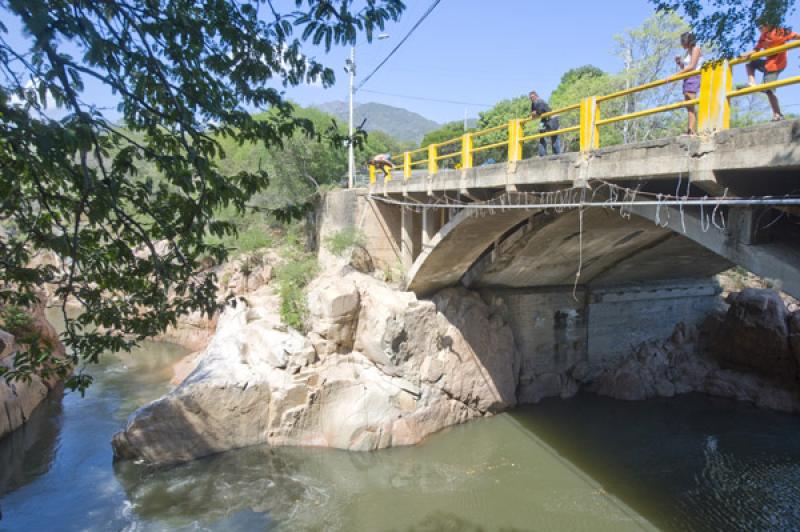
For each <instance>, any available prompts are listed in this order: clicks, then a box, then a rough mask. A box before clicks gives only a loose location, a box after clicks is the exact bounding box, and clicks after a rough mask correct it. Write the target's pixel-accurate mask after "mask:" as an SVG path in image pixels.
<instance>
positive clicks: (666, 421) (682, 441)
mask: <svg viewBox="0 0 800 532" xmlns="http://www.w3.org/2000/svg"><path fill="white" fill-rule="evenodd" d="M540 406H541V407H540V408H526V409H523V410H520V411H517V412H515V413H514V414H513V417H514V418H515V420H516V421H517V422H519V423H520V424H521V425H522V426H524V427H525V428H527V429H528V430H531V431H532V432H535V433H536V434H537V435H538V436H539V437H540V438H542V439H543V440H544V441H545V442H547V443H548V444H549V445H551V446H552V447H554V448H557V449H558V450H559V452H560V453H561V454H562V455H563V456H564V457H565V458H566V459H567V460H569V461H570V462H572V463H574V464H575V465H576V466H577V467H579V468H580V469H581V470H583V471H585V472H586V473H587V474H588V475H590V476H592V477H593V478H595V479H597V480H598V481H599V482H600V483H601V484H602V485H603V487H604V488H605V489H607V490H608V491H609V492H611V493H613V494H615V495H616V496H618V497H620V498H621V499H622V500H624V501H625V502H626V503H627V504H629V505H630V506H631V507H632V508H634V509H635V510H636V511H637V512H639V513H641V514H643V515H646V516H647V517H648V518H649V519H650V520H651V521H653V522H654V523H655V524H656V525H658V526H659V527H662V528H666V529H677V530H685V529H716V530H730V529H746V530H765V529H780V530H798V529H800V446H798V445H797V438H798V434H800V419H798V418H797V417H796V416H789V415H785V414H780V413H776V412H770V411H766V410H761V409H757V408H755V407H752V406H749V405H746V404H742V403H736V402H733V401H730V400H726V399H718V398H712V397H706V396H701V395H689V396H683V397H677V398H672V399H654V400H650V401H646V402H631V403H629V402H621V401H614V400H611V399H607V398H602V397H595V396H591V395H588V396H580V397H578V398H576V399H575V400H573V401H567V402H561V401H547V402H545V403H544V404H542V405H540Z"/></svg>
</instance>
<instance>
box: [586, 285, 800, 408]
mask: <svg viewBox="0 0 800 532" xmlns="http://www.w3.org/2000/svg"><path fill="white" fill-rule="evenodd" d="M726 304H727V309H726V310H721V311H720V312H718V313H716V314H713V315H711V316H709V318H708V319H707V320H706V322H705V323H704V324H703V325H702V326H701V327H700V328H699V330H698V329H696V328H693V327H686V326H684V325H683V324H679V325H678V327H676V329H675V332H674V334H673V335H672V337H671V338H669V339H668V340H667V341H665V342H661V343H648V344H644V345H642V346H640V347H639V348H638V349H637V350H636V351H635V352H634V353H633V354H632V356H630V357H628V358H626V359H624V360H623V361H621V362H620V363H619V364H617V365H616V366H614V367H611V368H608V369H607V370H606V371H604V372H602V373H601V374H600V375H597V376H586V377H584V378H585V379H586V380H587V381H588V382H587V389H588V390H590V391H594V392H596V393H598V394H601V395H607V396H610V397H614V398H617V399H626V400H641V399H647V398H650V397H672V396H674V395H677V394H682V393H689V392H701V393H706V394H709V395H714V396H719V397H730V398H733V399H737V400H740V401H748V402H751V403H753V404H755V405H757V406H760V407H764V408H770V409H773V410H779V411H783V412H794V413H796V412H800V311H797V310H795V311H794V312H790V311H789V306H788V305H787V304H786V302H785V301H783V300H782V299H781V297H780V296H779V295H778V294H777V293H775V292H773V291H772V290H767V289H755V288H746V289H744V290H742V291H741V292H737V293H731V294H729V295H728V297H727V298H726Z"/></svg>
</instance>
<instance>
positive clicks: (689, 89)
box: [675, 31, 703, 135]
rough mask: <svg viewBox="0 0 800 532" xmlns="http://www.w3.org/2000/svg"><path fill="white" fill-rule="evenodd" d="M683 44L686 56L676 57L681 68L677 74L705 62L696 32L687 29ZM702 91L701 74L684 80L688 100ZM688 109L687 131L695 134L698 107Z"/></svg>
mask: <svg viewBox="0 0 800 532" xmlns="http://www.w3.org/2000/svg"><path fill="white" fill-rule="evenodd" d="M681 46H683V49H684V50H686V57H680V56H678V57H676V58H675V63H677V65H678V68H679V69H680V70H679V71H678V73H677V74H676V75H680V74H685V73H686V72H694V71H695V70H697V69H698V68H700V65H702V64H703V52H702V50H700V47H699V46H697V39H696V38H695V36H694V33H692V32H690V31H687V32H686V33H684V34H682V35H681ZM699 91H700V76H692V77H690V78H686V79H685V80H683V97H684V98H685V99H686V100H694V99H695V98H697V93H698V92H699ZM686 111H687V112H688V113H689V128H688V130H687V133H688V134H689V135H695V134H696V133H697V129H696V125H697V107H695V106H694V105H692V106H691V107H687V108H686Z"/></svg>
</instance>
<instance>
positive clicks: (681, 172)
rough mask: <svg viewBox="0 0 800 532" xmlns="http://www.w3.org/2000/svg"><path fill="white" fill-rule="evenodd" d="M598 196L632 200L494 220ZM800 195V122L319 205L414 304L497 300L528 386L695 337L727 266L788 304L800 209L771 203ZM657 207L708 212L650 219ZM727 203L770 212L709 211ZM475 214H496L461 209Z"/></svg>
mask: <svg viewBox="0 0 800 532" xmlns="http://www.w3.org/2000/svg"><path fill="white" fill-rule="evenodd" d="M610 185H614V186H617V187H620V189H619V190H622V189H627V190H628V191H630V190H637V191H638V192H637V194H636V196H635V198H634V197H633V196H631V195H630V193H629V195H628V197H627V199H628V200H630V201H628V202H627V203H629V204H628V205H627V206H625V207H617V208H603V207H597V206H594V207H584V208H565V209H558V211H556V210H555V209H550V208H536V207H535V206H533V207H531V208H525V209H522V208H514V209H511V208H509V209H504V208H503V207H502V203H505V204H506V205H514V204H524V203H525V202H526V201H530V200H531V199H532V198H539V199H538V201H542V198H543V193H547V192H551V193H552V192H553V191H563V190H570V189H574V190H573V192H570V193H567V192H564V193H561V194H560V195H558V196H556V195H551V197H550V198H549V201H554V199H553V198H555V201H559V198H560V201H562V202H565V201H566V202H568V201H570V200H574V198H575V197H576V194H577V193H578V192H575V190H577V191H580V190H581V188H582V187H589V188H588V189H587V190H593V192H594V201H595V202H598V201H603V200H606V199H608V198H609V197H610V196H611V195H613V190H614V189H613V188H609V187H610ZM798 191H800V121H788V122H779V123H772V124H765V125H759V126H754V127H748V128H742V129H737V130H727V131H721V132H718V133H716V134H714V135H708V136H704V137H689V136H681V137H677V138H670V139H665V140H658V141H652V142H647V143H641V144H633V145H625V146H618V147H610V148H603V149H596V150H593V151H592V152H590V153H569V154H563V155H559V156H550V157H544V158H534V159H530V160H525V161H517V162H513V163H502V164H495V165H491V166H483V167H477V168H470V169H466V170H441V171H439V172H438V173H436V174H434V175H426V174H424V173H423V174H417V173H415V174H413V175H412V176H411V177H410V178H409V179H395V180H391V181H387V182H385V183H379V184H376V185H374V186H373V187H371V189H370V190H365V189H361V190H352V191H342V192H340V193H337V194H334V195H331V196H330V197H329V198H328V200H327V205H326V212H327V215H328V217H329V220H330V219H334V220H337V223H338V225H340V226H344V225H354V226H358V227H360V228H361V229H362V230H363V231H364V232H365V234H366V235H367V240H368V247H369V250H370V251H371V253H372V254H373V256H374V257H375V259H376V260H377V261H378V262H380V263H382V264H383V266H384V268H389V269H392V268H394V269H395V270H396V271H403V272H404V274H405V283H406V286H407V288H408V289H409V290H412V291H414V292H416V293H417V294H418V295H420V296H423V297H424V296H428V295H430V294H432V293H434V292H436V291H437V290H439V289H441V288H444V287H448V286H455V285H462V286H465V287H467V288H470V289H473V290H477V291H479V292H481V293H482V294H483V295H484V297H485V298H486V299H487V300H490V299H493V298H495V299H497V298H499V299H501V300H502V304H503V305H504V306H505V307H506V308H507V309H508V316H510V319H511V322H512V327H513V329H514V332H515V336H516V339H517V343H518V345H519V347H520V349H521V351H522V352H523V355H524V360H525V361H527V362H524V363H523V376H524V374H525V371H527V372H528V375H529V380H531V379H534V378H536V376H540V375H542V374H558V372H560V371H565V370H566V369H567V368H571V367H574V366H575V364H576V363H577V362H580V361H584V362H589V364H590V365H593V364H594V365H601V364H603V363H604V362H603V361H606V360H608V358H609V357H615V356H618V355H619V354H620V352H621V350H629V349H630V347H631V346H632V345H633V344H636V343H638V342H640V341H645V340H653V339H663V338H666V337H667V336H668V335H669V334H670V332H671V330H672V328H673V327H674V326H675V324H676V323H678V322H686V323H698V322H699V321H700V320H702V319H703V318H704V317H705V316H706V315H707V314H708V312H709V311H710V310H711V309H712V308H713V307H714V305H716V304H717V294H718V293H719V290H720V289H719V286H718V285H717V283H716V281H715V280H714V279H713V276H714V275H716V274H718V273H720V272H723V271H725V270H728V269H730V268H731V267H733V266H741V267H743V268H745V269H746V270H749V271H751V272H753V273H755V274H756V275H759V276H762V277H766V278H768V279H770V280H772V281H773V282H774V283H775V285H776V286H777V287H779V288H781V289H782V290H784V291H785V292H787V293H789V294H791V295H793V296H795V297H800V225H798V224H797V221H798V218H796V217H794V215H796V214H800V211H798V208H797V207H796V206H792V205H779V204H774V202H773V201H772V200H773V199H775V198H780V197H784V196H786V195H791V194H795V195H796V194H797V193H798ZM664 194H668V195H676V196H691V197H705V196H708V201H709V202H711V203H710V204H709V205H705V206H703V207H702V208H701V207H700V206H697V205H692V206H684V207H682V208H681V207H680V206H679V205H676V204H673V205H657V203H658V202H657V201H653V199H654V198H658V197H659V196H658V195H664ZM723 196H724V197H725V198H756V197H757V198H761V199H760V200H758V201H759V202H765V203H766V204H758V205H719V206H715V205H714V204H713V201H714V199H715V198H722V197H723ZM498 198H500V200H498ZM565 198H566V199H565ZM584 199H586V197H584ZM621 199H623V195H622V194H620V195H619V197H618V198H617V200H621ZM498 201H500V202H501V204H499V205H497V203H498ZM486 202H494V203H495V204H496V206H495V208H492V209H483V210H480V211H477V210H474V209H470V208H468V207H469V205H472V206H473V207H475V206H479V205H482V204H486ZM454 204H455V205H462V204H463V205H462V206H461V207H460V208H449V207H448V206H453V205H454ZM543 207H544V206H543ZM701 209H702V210H701ZM621 210H622V211H623V214H624V216H623V215H621V214H620V211H621ZM681 211H682V212H681ZM712 218H713V219H712ZM335 226H336V224H333V225H332V226H331V225H330V224H329V227H335ZM330 230H332V229H330ZM579 270H580V274H579V275H578V271H579ZM623 327H624V329H625V331H626V334H625V335H624V336H623V335H621V333H620V330H621V328H623ZM526 364H527V366H526ZM525 367H527V370H525ZM537 389H538V388H537Z"/></svg>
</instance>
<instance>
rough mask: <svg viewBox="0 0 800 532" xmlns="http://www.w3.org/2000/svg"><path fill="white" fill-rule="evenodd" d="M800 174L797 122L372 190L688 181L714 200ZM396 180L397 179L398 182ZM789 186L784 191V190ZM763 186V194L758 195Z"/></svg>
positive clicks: (420, 175) (417, 177)
mask: <svg viewBox="0 0 800 532" xmlns="http://www.w3.org/2000/svg"><path fill="white" fill-rule="evenodd" d="M798 169H800V121H786V122H778V123H770V124H763V125H758V126H751V127H747V128H740V129H731V130H726V131H720V132H718V133H716V134H714V135H713V136H708V137H690V136H680V137H672V138H667V139H662V140H655V141H649V142H642V143H637V144H628V145H622V146H613V147H608V148H601V149H598V150H595V151H592V152H590V153H588V154H581V153H566V154H562V155H557V156H548V157H542V158H533V159H528V160H523V161H519V162H516V163H512V164H509V163H499V164H492V165H486V166H479V167H476V168H470V169H466V170H440V171H439V172H438V173H436V174H435V175H432V176H431V175H428V173H427V172H424V171H415V172H414V173H413V175H412V177H411V178H409V179H405V180H404V179H403V178H402V171H397V170H396V171H395V172H394V175H395V176H396V177H395V178H394V179H392V180H389V181H387V182H385V183H378V184H376V185H374V186H373V187H372V192H373V193H384V194H403V195H406V194H417V193H423V194H433V193H435V192H445V191H456V192H458V191H478V190H482V189H485V190H504V189H505V190H514V189H520V190H526V189H537V188H538V189H547V188H564V187H569V186H572V185H574V184H576V183H582V182H586V181H588V180H593V179H602V180H614V181H642V180H646V181H649V182H653V181H658V180H674V179H676V178H677V177H679V176H680V177H682V178H683V179H686V178H688V179H690V180H691V181H692V183H693V184H695V185H697V186H699V187H701V188H702V189H704V190H705V191H706V192H707V193H708V194H710V195H717V194H722V192H723V190H724V189H725V188H726V187H731V186H733V187H734V188H742V191H741V192H738V193H740V194H756V193H759V194H781V193H786V192H783V191H782V190H777V189H774V188H773V187H774V186H776V185H775V183H774V182H770V184H769V187H768V188H767V189H764V188H762V187H761V186H757V183H755V182H754V181H751V182H750V183H744V182H742V179H741V178H742V177H743V176H745V175H746V176H750V177H754V178H755V177H756V175H758V176H764V175H765V174H770V175H772V176H776V175H781V176H782V177H783V178H784V179H783V180H784V181H786V178H788V179H789V180H790V181H791V182H792V183H788V185H791V188H792V189H793V188H797V186H796V185H797V183H798V180H797V173H796V171H797V170H798ZM397 176H399V177H397ZM780 188H781V189H782V188H785V187H783V186H781V187H780ZM756 189H759V190H756Z"/></svg>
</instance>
